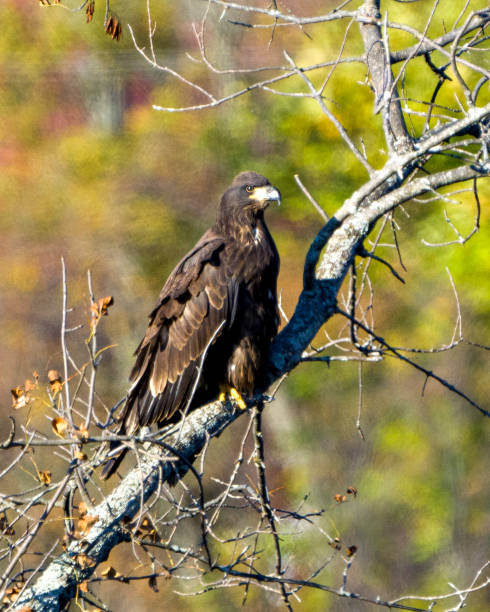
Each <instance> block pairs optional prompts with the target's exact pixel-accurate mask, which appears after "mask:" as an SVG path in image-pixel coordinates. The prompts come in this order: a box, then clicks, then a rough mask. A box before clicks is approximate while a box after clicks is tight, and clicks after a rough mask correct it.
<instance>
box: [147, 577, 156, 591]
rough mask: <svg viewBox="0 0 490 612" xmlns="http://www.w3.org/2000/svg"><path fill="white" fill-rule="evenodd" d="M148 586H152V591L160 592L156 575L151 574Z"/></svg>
mask: <svg viewBox="0 0 490 612" xmlns="http://www.w3.org/2000/svg"><path fill="white" fill-rule="evenodd" d="M148 586H149V587H150V589H151V590H152V591H154V592H155V593H158V587H157V578H156V576H150V577H149V579H148Z"/></svg>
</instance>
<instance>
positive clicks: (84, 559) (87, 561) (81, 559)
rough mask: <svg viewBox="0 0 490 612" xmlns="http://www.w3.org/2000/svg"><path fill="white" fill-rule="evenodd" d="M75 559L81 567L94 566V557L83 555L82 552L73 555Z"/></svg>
mask: <svg viewBox="0 0 490 612" xmlns="http://www.w3.org/2000/svg"><path fill="white" fill-rule="evenodd" d="M75 560H76V562H77V564H78V565H79V566H80V567H81V568H82V569H85V568H86V567H94V565H95V561H94V559H92V557H89V556H88V555H85V554H84V553H79V554H78V555H77V556H76V557H75Z"/></svg>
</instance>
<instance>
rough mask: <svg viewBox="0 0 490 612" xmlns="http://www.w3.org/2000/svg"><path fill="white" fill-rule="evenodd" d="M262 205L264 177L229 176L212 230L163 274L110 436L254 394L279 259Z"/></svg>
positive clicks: (271, 322)
mask: <svg viewBox="0 0 490 612" xmlns="http://www.w3.org/2000/svg"><path fill="white" fill-rule="evenodd" d="M271 201H277V202H279V201H280V193H279V191H278V190H277V189H276V188H275V187H273V186H272V185H271V184H270V183H269V181H268V180H267V179H266V178H265V177H263V176H261V175H260V174H256V173H255V172H242V173H241V174H239V175H238V176H236V177H235V179H234V180H233V182H232V184H231V185H230V187H229V188H228V189H227V190H226V191H225V193H224V195H223V197H222V198H221V203H220V206H219V210H218V216H217V221H216V223H215V224H214V226H213V227H212V228H210V229H209V230H208V231H207V232H206V233H205V234H204V235H203V237H202V238H201V239H200V240H199V242H198V243H197V244H196V245H195V247H194V248H193V249H192V250H191V251H190V252H189V253H188V254H187V255H186V256H185V257H184V258H183V259H182V260H181V261H180V262H179V263H178V264H177V266H176V268H175V269H174V270H173V272H172V273H171V274H170V276H169V278H168V280H167V282H166V283H165V285H164V287H163V289H162V291H161V292H160V296H159V298H158V301H157V303H156V306H155V308H154V309H153V311H152V313H151V314H150V322H149V325H148V329H147V330H146V334H145V337H144V338H143V340H142V341H141V343H140V345H139V346H138V348H137V349H136V353H135V355H136V363H135V364H134V367H133V370H132V372H131V375H130V381H131V383H132V384H131V388H130V389H129V392H128V396H127V398H126V403H125V405H124V408H123V411H122V415H121V424H120V426H119V429H118V433H119V434H123V435H132V434H133V433H135V432H136V431H137V430H138V429H139V428H140V427H142V426H144V425H151V424H153V423H157V424H158V425H160V426H162V425H167V424H169V423H172V422H175V421H178V420H179V419H180V418H181V417H182V414H183V413H186V412H188V411H190V410H193V409H195V408H197V407H199V406H202V405H204V404H206V403H209V402H211V401H213V400H215V399H217V398H218V397H219V396H220V393H222V392H223V391H227V392H230V391H231V390H236V391H237V392H238V394H240V395H241V396H245V397H246V396H249V397H250V396H252V395H253V392H254V389H256V388H258V387H260V385H261V383H262V376H263V373H264V372H263V369H264V365H265V359H266V357H267V351H268V347H269V344H270V342H271V339H272V338H273V337H274V336H275V334H276V332H277V326H278V322H279V317H278V310H277V292H276V282H277V275H278V272H279V255H278V253H277V249H276V246H275V244H274V241H273V239H272V237H271V235H270V233H269V230H268V229H267V226H266V224H265V221H264V210H265V209H266V208H267V206H268V205H269V203H270V202H271ZM233 393H235V391H233V392H232V394H233ZM116 446H117V443H113V448H114V447H116ZM124 453H125V451H123V452H122V453H120V454H119V455H116V456H115V457H113V458H112V459H110V460H109V461H108V462H107V463H106V465H105V467H104V470H103V473H102V477H103V478H108V477H109V476H110V475H111V474H113V473H114V472H115V471H116V469H117V468H118V466H119V464H120V463H121V461H122V459H123V457H124Z"/></svg>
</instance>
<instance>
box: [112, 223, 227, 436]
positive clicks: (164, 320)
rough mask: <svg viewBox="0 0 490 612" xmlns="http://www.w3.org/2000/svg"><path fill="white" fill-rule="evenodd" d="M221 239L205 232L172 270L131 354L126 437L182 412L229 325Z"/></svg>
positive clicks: (124, 426) (125, 416)
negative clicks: (208, 353) (209, 354)
mask: <svg viewBox="0 0 490 612" xmlns="http://www.w3.org/2000/svg"><path fill="white" fill-rule="evenodd" d="M224 248H225V242H224V240H223V238H222V237H221V236H219V235H217V234H216V233H214V232H213V231H212V230H209V231H208V232H207V233H206V234H204V236H203V237H202V238H201V240H200V241H199V242H198V243H197V244H196V246H195V247H194V248H193V249H192V251H190V252H189V253H188V254H187V255H186V256H185V257H184V258H183V259H182V260H181V261H180V263H179V264H178V265H177V266H176V268H175V269H174V271H173V272H172V274H171V275H170V276H169V278H168V280H167V282H166V283H165V285H164V287H163V289H162V291H161V293H160V296H159V298H158V301H157V304H156V306H155V308H154V310H153V311H152V313H151V314H150V323H149V326H148V329H147V331H146V334H145V337H144V338H143V340H142V341H141V343H140V345H139V346H138V348H137V349H136V353H135V354H136V362H135V365H134V367H133V370H132V372H131V375H130V380H131V382H132V385H131V388H130V390H129V393H128V398H127V401H126V407H125V410H124V414H123V428H124V430H125V432H126V434H131V433H133V432H134V431H135V430H136V429H138V428H139V427H141V426H144V425H151V424H152V423H155V422H159V423H163V422H165V421H169V420H170V419H171V418H172V416H173V415H174V414H175V412H176V411H177V410H178V409H179V408H186V406H187V405H188V402H189V403H190V401H191V400H192V397H193V394H194V392H195V390H196V387H197V385H198V383H199V380H198V377H199V373H200V366H201V361H202V358H203V357H204V356H205V353H206V351H207V349H208V348H209V346H210V345H211V344H212V343H213V342H214V341H215V340H216V338H217V337H219V336H220V335H221V333H222V332H223V330H224V329H225V328H229V327H230V326H231V324H232V323H233V320H234V318H235V314H236V307H237V298H238V283H237V282H236V281H235V280H234V278H233V274H232V271H231V269H230V268H229V267H228V266H227V265H226V262H225V261H224V258H223V256H222V255H223V250H224Z"/></svg>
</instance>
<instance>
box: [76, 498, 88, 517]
mask: <svg viewBox="0 0 490 612" xmlns="http://www.w3.org/2000/svg"><path fill="white" fill-rule="evenodd" d="M87 511H88V510H87V504H86V503H85V502H84V501H81V502H80V503H79V504H78V514H79V515H80V517H82V516H85V515H86V514H87Z"/></svg>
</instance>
